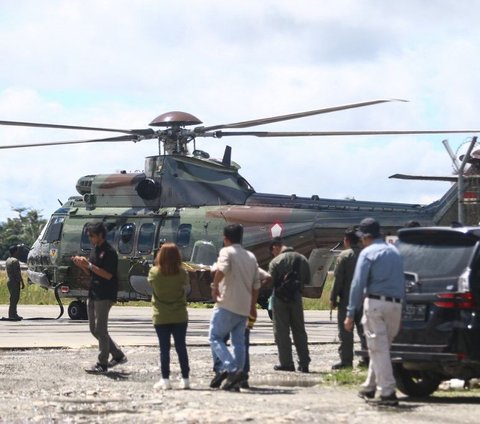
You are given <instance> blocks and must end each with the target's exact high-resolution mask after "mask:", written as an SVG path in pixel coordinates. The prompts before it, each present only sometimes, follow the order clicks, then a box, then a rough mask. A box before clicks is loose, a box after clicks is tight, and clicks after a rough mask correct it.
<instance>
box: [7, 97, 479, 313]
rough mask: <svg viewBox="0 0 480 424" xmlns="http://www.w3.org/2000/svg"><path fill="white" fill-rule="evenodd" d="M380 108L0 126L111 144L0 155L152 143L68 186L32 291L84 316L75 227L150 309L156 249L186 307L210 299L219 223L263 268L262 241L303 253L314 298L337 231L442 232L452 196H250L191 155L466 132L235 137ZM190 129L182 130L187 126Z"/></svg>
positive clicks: (34, 262)
mask: <svg viewBox="0 0 480 424" xmlns="http://www.w3.org/2000/svg"><path fill="white" fill-rule="evenodd" d="M390 101H396V100H395V99H387V100H372V101H367V102H360V103H352V104H347V105H342V106H335V107H329V108H323V109H318V110H311V111H306V112H299V113H293V114H288V115H281V116H273V117H268V118H262V119H254V120H249V121H241V122H235V123H230V124H222V125H213V126H201V125H200V124H202V122H201V121H200V120H199V119H198V118H197V117H195V116H194V115H191V114H189V113H185V112H179V111H175V112H168V113H164V114H162V115H159V116H157V117H156V118H155V119H154V120H153V121H152V122H151V123H150V126H151V127H155V128H158V129H152V128H148V129H140V130H124V129H116V128H97V127H86V126H73V125H61V124H46V123H33V122H18V121H0V125H11V126H27V127H37V128H53V129H62V130H69V129H70V130H88V131H104V132H117V133H122V134H123V135H120V136H115V137H108V138H97V139H88V140H75V141H55V142H45V143H36V144H17V145H6V146H5V145H4V146H0V149H13V148H28V147H38V146H54V145H61V144H76V143H97V142H122V141H133V142H138V141H141V140H158V146H159V154H158V155H154V156H149V157H147V158H145V167H144V171H143V172H136V173H126V172H120V173H115V174H104V175H86V176H83V177H80V178H79V179H78V182H77V184H76V189H77V192H78V195H75V196H71V197H70V198H69V199H68V201H66V202H65V203H64V204H62V205H61V207H60V208H59V209H57V210H56V211H55V212H54V213H53V214H52V216H51V217H50V219H49V221H48V223H47V225H46V226H45V228H44V229H43V231H42V233H41V234H40V236H39V237H38V239H37V241H36V242H35V243H34V245H33V246H32V248H31V250H30V252H29V255H28V260H27V264H28V278H29V280H30V282H32V283H34V284H38V285H40V286H41V287H44V288H47V289H53V290H54V292H55V296H56V299H57V301H58V303H59V306H60V315H59V317H60V316H61V315H62V314H63V305H62V302H61V298H73V299H75V300H74V301H72V302H71V303H70V305H69V307H68V314H69V316H70V318H71V319H83V318H85V316H86V307H85V299H86V298H87V295H88V277H86V276H85V275H84V274H83V273H81V272H80V270H79V269H78V268H77V267H75V266H73V264H72V261H71V257H72V256H74V255H88V253H89V251H90V249H91V248H92V246H91V245H90V242H89V239H88V237H87V235H86V231H85V230H86V226H87V225H88V224H89V223H91V222H94V221H102V222H104V223H105V224H106V227H107V229H108V235H107V239H108V241H109V242H110V243H111V244H112V245H113V246H114V247H115V248H116V249H117V251H118V255H119V268H118V275H119V292H118V300H119V301H121V302H126V301H130V300H149V299H150V296H151V289H150V287H149V284H148V282H147V275H148V271H149V268H150V267H151V265H152V262H153V258H154V256H155V253H156V251H157V250H158V248H159V246H161V244H162V243H164V242H166V241H172V242H174V243H176V244H177V245H178V246H179V248H180V249H181V252H182V255H183V258H184V260H185V266H186V267H187V269H188V270H189V272H190V276H191V282H192V284H191V286H192V290H191V292H190V294H189V296H188V299H189V301H211V297H210V287H209V283H210V272H209V271H210V266H211V265H212V264H213V263H214V262H215V260H216V257H217V254H218V251H219V249H220V248H221V247H222V240H223V237H222V234H223V227H224V226H225V225H226V224H228V223H241V224H243V226H244V228H245V232H244V240H243V243H244V246H245V247H246V248H247V249H249V250H251V251H252V252H254V254H255V255H256V257H257V259H258V262H259V264H260V266H262V267H267V266H268V262H269V260H270V252H269V243H270V240H271V239H272V237H275V236H282V237H283V238H284V240H285V243H286V244H288V245H291V246H293V247H294V248H295V249H296V250H297V251H299V252H301V253H303V254H304V255H305V256H306V257H307V258H308V260H309V263H310V267H311V271H312V276H313V278H312V281H311V283H310V285H308V286H307V287H305V291H304V296H305V297H320V296H321V293H322V290H323V285H324V282H325V279H326V276H327V273H328V270H329V268H330V266H331V264H332V262H333V260H334V255H335V251H336V249H337V248H338V247H339V245H340V243H341V240H342V237H343V233H344V230H345V228H346V227H348V226H351V225H354V224H357V223H358V222H359V221H360V220H361V219H362V218H364V217H365V216H374V217H376V218H377V219H378V220H379V221H380V222H381V223H382V226H383V228H384V231H385V233H386V234H395V233H396V230H397V229H398V228H400V227H402V226H403V225H404V224H405V222H407V221H409V220H415V221H418V222H419V223H421V224H422V225H439V224H445V223H447V224H449V223H450V222H451V221H452V220H454V219H455V213H454V211H455V205H456V202H457V199H456V189H455V187H452V188H451V189H450V190H448V192H447V193H446V194H445V195H444V196H443V197H442V198H441V199H439V200H438V201H436V202H433V203H431V204H429V205H424V206H422V205H418V204H407V203H391V202H390V203H389V202H369V201H358V200H334V199H324V198H320V197H319V196H318V195H313V196H311V197H297V196H296V195H291V196H288V195H278V194H266V193H257V192H256V191H255V190H254V188H253V187H252V186H251V185H250V184H249V183H248V182H247V180H246V179H245V178H243V177H242V176H241V175H240V174H239V172H238V170H239V167H238V165H237V164H236V163H235V162H233V161H232V151H231V148H230V147H229V146H226V148H225V152H224V155H223V158H222V159H221V160H218V159H212V158H210V156H209V155H208V153H206V152H204V151H202V150H199V149H197V148H196V139H197V138H201V137H213V138H216V139H221V138H222V137H230V136H254V137H305V136H327V135H328V136H334V135H344V136H352V135H396V134H445V133H473V132H475V133H476V132H478V130H434V131H345V132H327V131H323V132H319V131H301V132H275V131H273V132H272V131H250V130H242V129H245V128H250V127H255V126H259V125H264V124H271V123H276V122H280V121H287V120H292V119H298V118H303V117H307V116H313V115H318V114H325V113H332V112H337V111H341V110H346V109H353V108H361V107H366V106H372V105H376V104H381V103H386V102H390ZM190 126H193V129H189V128H187V127H190ZM239 129H240V130H241V131H238V130H239ZM225 130H236V131H225ZM189 143H192V144H193V151H192V153H189V151H188V144H189ZM162 149H163V152H162ZM469 185H470V186H471V187H470V191H472V190H476V191H477V192H478V191H480V184H478V183H475V182H474V181H473V180H469ZM474 212H475V213H474V214H473V215H472V218H471V219H474V220H475V223H478V219H479V216H480V213H479V212H480V211H479V210H478V208H477V209H475V211H474ZM268 294H269V293H268V291H267V290H265V291H264V292H262V293H261V295H260V297H259V303H260V304H261V305H262V306H265V305H266V302H267V298H268Z"/></svg>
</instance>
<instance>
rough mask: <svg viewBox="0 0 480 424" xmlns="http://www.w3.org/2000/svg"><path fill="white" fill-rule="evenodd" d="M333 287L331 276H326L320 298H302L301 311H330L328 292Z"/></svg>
mask: <svg viewBox="0 0 480 424" xmlns="http://www.w3.org/2000/svg"><path fill="white" fill-rule="evenodd" d="M332 286H333V276H332V275H331V274H329V275H328V277H327V280H326V281H325V287H324V288H323V293H322V296H321V297H320V298H319V299H310V298H307V297H304V298H303V309H305V310H320V311H321V310H329V309H330V292H331V291H332Z"/></svg>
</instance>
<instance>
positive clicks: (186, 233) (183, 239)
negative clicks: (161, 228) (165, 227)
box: [177, 224, 192, 247]
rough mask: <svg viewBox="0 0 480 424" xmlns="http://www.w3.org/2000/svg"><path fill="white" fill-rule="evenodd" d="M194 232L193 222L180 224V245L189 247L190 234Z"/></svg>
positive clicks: (178, 242) (178, 241) (178, 235)
mask: <svg viewBox="0 0 480 424" xmlns="http://www.w3.org/2000/svg"><path fill="white" fill-rule="evenodd" d="M191 232H192V224H180V225H179V226H178V231H177V245H178V247H187V246H188V244H189V243H190V234H191Z"/></svg>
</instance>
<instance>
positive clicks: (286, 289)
mask: <svg viewBox="0 0 480 424" xmlns="http://www.w3.org/2000/svg"><path fill="white" fill-rule="evenodd" d="M301 290H302V283H301V282H300V258H299V257H296V258H295V260H294V262H293V266H292V269H291V270H290V271H288V272H287V273H285V274H284V276H283V278H281V279H280V281H278V282H277V283H276V284H275V287H274V290H273V293H274V295H275V297H277V298H279V299H280V300H282V301H284V302H291V301H293V300H294V299H295V296H296V294H297V293H299V292H300V291H301Z"/></svg>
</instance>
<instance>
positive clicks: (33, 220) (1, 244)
mask: <svg viewBox="0 0 480 424" xmlns="http://www.w3.org/2000/svg"><path fill="white" fill-rule="evenodd" d="M13 210H14V211H15V212H17V213H18V217H16V218H7V221H6V222H0V259H6V258H8V256H9V252H8V249H9V247H10V246H11V245H13V244H25V245H26V246H28V247H31V246H32V245H33V243H34V242H35V240H36V239H37V237H38V235H39V234H40V232H41V231H42V228H43V226H44V225H45V224H46V222H47V221H46V220H45V219H43V218H42V215H41V214H40V212H39V211H38V210H36V209H31V208H15V209H13Z"/></svg>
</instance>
